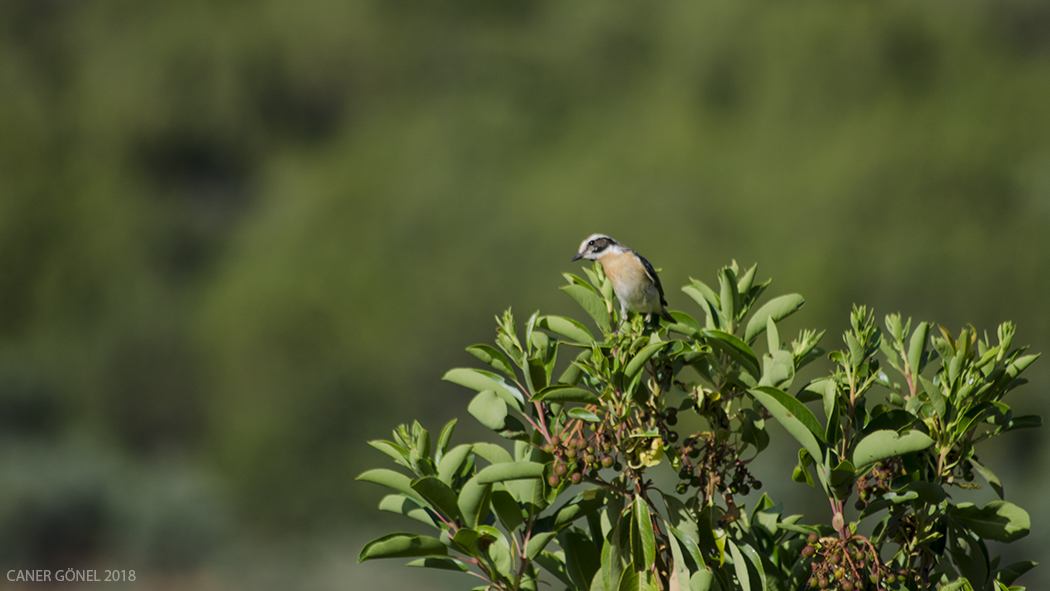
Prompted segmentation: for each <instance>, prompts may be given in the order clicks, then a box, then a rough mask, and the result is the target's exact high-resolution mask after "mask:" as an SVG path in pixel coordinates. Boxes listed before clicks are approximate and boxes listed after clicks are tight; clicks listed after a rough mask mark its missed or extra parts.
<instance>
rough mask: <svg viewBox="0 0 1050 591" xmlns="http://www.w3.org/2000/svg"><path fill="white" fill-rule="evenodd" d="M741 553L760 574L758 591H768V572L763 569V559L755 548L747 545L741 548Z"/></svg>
mask: <svg viewBox="0 0 1050 591" xmlns="http://www.w3.org/2000/svg"><path fill="white" fill-rule="evenodd" d="M739 549H740V552H741V553H743V554H744V557H746V558H747V559H748V560H749V561H750V562H751V566H753V567H754V569H755V572H757V573H758V581H757V585H756V591H763V590H764V589H767V588H768V587H767V586H766V570H765V569H764V568H763V567H762V559H761V558H760V557H759V556H758V552H756V551H755V549H754V548H752V547H751V546H749V545H747V544H742V545H740V546H739Z"/></svg>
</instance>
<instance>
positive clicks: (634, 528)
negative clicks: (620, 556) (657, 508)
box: [631, 496, 656, 570]
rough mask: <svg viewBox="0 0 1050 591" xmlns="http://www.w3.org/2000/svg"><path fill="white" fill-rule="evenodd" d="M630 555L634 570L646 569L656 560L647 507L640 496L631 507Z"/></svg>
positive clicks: (650, 520)
mask: <svg viewBox="0 0 1050 591" xmlns="http://www.w3.org/2000/svg"><path fill="white" fill-rule="evenodd" d="M631 555H632V557H633V562H634V564H635V568H640V569H643V570H644V569H648V568H649V567H650V566H651V565H652V564H653V561H654V560H656V538H655V537H654V534H653V520H652V516H651V515H650V513H649V505H648V504H647V503H646V502H645V501H644V500H642V498H641V497H640V496H638V497H635V498H634V503H633V504H632V507H631Z"/></svg>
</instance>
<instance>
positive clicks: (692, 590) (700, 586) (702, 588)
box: [689, 568, 715, 591]
mask: <svg viewBox="0 0 1050 591" xmlns="http://www.w3.org/2000/svg"><path fill="white" fill-rule="evenodd" d="M714 585H715V573H713V572H711V571H709V570H707V569H706V568H702V569H700V570H698V571H696V572H695V573H693V576H692V577H691V578H690V579H689V591H710V590H711V589H712V588H715V586H714Z"/></svg>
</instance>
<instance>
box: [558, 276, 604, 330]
mask: <svg viewBox="0 0 1050 591" xmlns="http://www.w3.org/2000/svg"><path fill="white" fill-rule="evenodd" d="M561 290H562V291H564V292H565V293H567V294H569V297H571V298H572V299H574V300H576V303H577V304H579V305H580V306H581V307H582V308H583V310H584V311H585V312H587V314H588V315H589V316H590V317H591V318H593V319H594V323H595V324H597V325H598V328H600V329H602V330H604V331H608V330H609V308H608V306H607V305H606V304H605V300H603V299H602V298H600V297H599V296H598V294H596V293H594V290H593V289H591V288H589V287H584V286H582V285H564V286H562V287H561Z"/></svg>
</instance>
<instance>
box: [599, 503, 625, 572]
mask: <svg viewBox="0 0 1050 591" xmlns="http://www.w3.org/2000/svg"><path fill="white" fill-rule="evenodd" d="M610 517H611V518H613V519H616V526H615V527H613V529H612V530H611V531H610V532H609V535H608V536H607V537H606V539H605V543H604V544H603V545H602V582H603V583H605V588H606V589H619V587H620V578H621V577H622V574H623V570H624V569H623V557H622V556H621V554H620V523H621V522H620V520H619V518H618V516H615V515H612V516H610Z"/></svg>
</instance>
